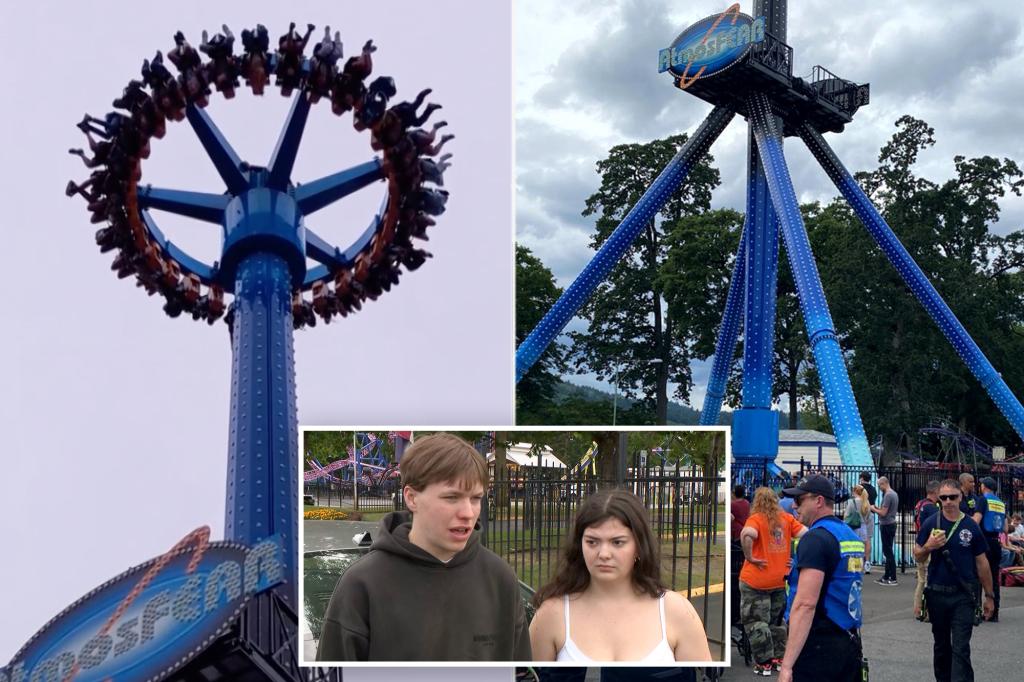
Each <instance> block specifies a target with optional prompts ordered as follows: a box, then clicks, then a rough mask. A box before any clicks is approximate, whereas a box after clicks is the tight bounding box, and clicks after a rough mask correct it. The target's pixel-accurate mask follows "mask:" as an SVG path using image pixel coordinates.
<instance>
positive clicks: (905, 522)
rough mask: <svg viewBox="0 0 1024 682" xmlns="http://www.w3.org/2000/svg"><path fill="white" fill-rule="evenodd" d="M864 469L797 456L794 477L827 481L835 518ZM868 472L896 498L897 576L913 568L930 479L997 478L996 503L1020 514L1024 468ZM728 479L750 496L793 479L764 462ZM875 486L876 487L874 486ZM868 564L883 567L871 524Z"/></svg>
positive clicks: (901, 467) (922, 465)
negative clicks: (918, 511) (920, 506)
mask: <svg viewBox="0 0 1024 682" xmlns="http://www.w3.org/2000/svg"><path fill="white" fill-rule="evenodd" d="M862 471H863V469H861V468H859V467H850V466H840V465H826V466H820V467H819V466H812V465H811V463H810V462H807V461H805V460H804V459H802V458H801V460H800V468H799V470H798V471H796V475H797V477H798V478H802V477H804V476H807V475H810V474H821V475H823V476H826V477H827V478H829V479H830V480H831V481H832V485H833V486H834V487H835V490H836V497H835V512H836V514H837V515H842V514H843V511H844V510H845V508H846V501H847V500H848V499H849V498H850V494H851V492H850V491H851V490H852V489H853V486H854V485H856V484H857V483H858V482H859V479H860V474H861V472H862ZM871 473H872V475H873V477H874V480H877V478H878V477H880V476H885V477H886V478H887V479H888V480H889V485H890V486H891V487H892V489H893V490H895V491H896V494H897V496H898V497H899V505H898V508H897V517H896V539H895V543H894V550H895V554H896V563H897V566H898V567H899V568H900V570H901V572H905V571H906V569H907V568H912V567H913V566H914V565H915V563H914V553H913V551H912V550H913V547H914V542H915V540H916V538H917V533H916V531H915V530H914V507H915V506H916V505H917V503H918V502H919V501H920V500H921V499H923V498H924V497H925V491H926V488H927V485H928V481H936V480H937V481H941V480H944V479H955V478H957V477H958V476H959V475H960V474H961V473H969V474H972V475H974V477H975V480H976V481H977V480H979V479H980V478H982V477H985V476H991V477H992V478H994V479H995V480H996V484H997V486H996V488H997V490H998V494H999V497H1000V499H1002V500H1003V501H1004V502H1005V503H1006V508H1007V514H1008V515H1009V514H1013V513H1016V512H1019V511H1022V510H1024V470H1014V469H1009V468H1002V470H993V471H978V470H976V469H973V468H972V467H970V466H967V465H965V464H957V463H945V464H932V463H928V462H908V461H904V462H902V463H901V464H898V465H895V466H883V467H877V468H876V469H875V470H874V471H872V472H871ZM732 480H733V484H734V485H735V484H743V485H744V487H745V488H746V489H747V494H748V495H750V494H752V493H753V490H754V488H755V487H757V486H758V485H768V486H769V487H771V488H774V489H775V490H776V491H778V490H780V489H781V488H782V487H783V486H784V485H787V486H788V485H791V484H792V483H791V480H783V478H782V477H780V476H778V475H776V474H773V473H772V472H771V471H770V470H769V469H768V467H767V465H765V464H758V465H754V466H749V465H747V466H740V465H733V468H732ZM875 487H876V489H877V486H875ZM880 497H881V494H880V493H879V498H880ZM880 502H881V500H880V499H877V498H876V500H875V504H876V505H877V504H879V503H880ZM869 560H870V561H871V563H873V564H882V563H884V558H883V554H882V542H881V539H880V536H879V531H878V524H877V522H876V523H875V536H874V538H872V541H871V556H870V557H869Z"/></svg>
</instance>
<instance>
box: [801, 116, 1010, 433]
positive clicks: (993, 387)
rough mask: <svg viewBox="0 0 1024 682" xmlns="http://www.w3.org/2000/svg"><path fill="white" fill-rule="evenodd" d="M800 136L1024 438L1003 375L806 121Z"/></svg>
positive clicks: (901, 275) (919, 299) (954, 347)
mask: <svg viewBox="0 0 1024 682" xmlns="http://www.w3.org/2000/svg"><path fill="white" fill-rule="evenodd" d="M800 137H802V138H803V140H804V142H805V143H806V144H807V147H808V148H809V149H810V150H811V153H812V154H814V157H815V158H816V159H818V163H820V164H821V167H822V168H824V169H825V172H826V173H828V176H829V177H830V178H832V182H834V183H835V185H836V187H837V188H839V191H840V192H842V194H843V196H844V197H846V201H847V202H849V204H850V206H852V207H853V210H854V211H855V212H856V214H857V217H858V218H860V220H861V222H862V223H864V227H866V228H867V229H868V232H870V233H871V236H872V237H873V238H874V240H875V242H876V243H877V244H878V246H879V247H880V248H881V249H882V252H883V253H885V256H886V258H888V259H889V262H890V263H892V264H893V267H895V268H896V271H897V272H899V274H900V277H902V278H903V281H904V282H906V284H907V286H908V287H910V291H911V292H913V294H914V296H916V297H917V300H918V301H920V302H921V305H923V306H924V309H925V310H926V311H928V315H930V316H931V318H932V320H934V321H935V324H936V325H938V327H939V329H940V330H941V331H942V334H943V335H944V336H945V337H946V339H947V340H948V341H949V342H950V343H951V344H952V345H953V349H954V350H956V352H957V355H959V356H960V358H961V359H962V360H963V361H964V363H965V364H966V365H967V367H968V368H969V369H970V370H971V373H972V374H974V376H975V377H977V379H978V381H980V382H981V385H982V387H984V389H985V390H986V391H987V392H988V394H989V395H990V396H991V397H992V400H994V401H995V403H996V406H997V407H998V408H999V411H1000V412H1002V413H1003V414H1004V415H1005V416H1006V419H1007V420H1008V421H1009V422H1010V425H1011V426H1012V427H1013V429H1014V430H1015V431H1016V432H1017V435H1018V436H1020V437H1021V438H1024V406H1021V403H1020V401H1019V400H1018V399H1017V397H1016V396H1015V395H1014V394H1013V392H1011V391H1010V387H1009V386H1007V385H1006V382H1005V381H1003V378H1002V377H1001V376H1000V375H999V372H997V371H996V369H995V367H993V366H992V363H991V362H989V360H988V358H986V357H985V354H984V353H982V352H981V349H980V348H978V344H976V343H975V342H974V339H972V338H971V336H970V334H968V333H967V330H966V329H964V326H963V325H962V324H960V320H958V319H957V318H956V315H954V314H953V311H952V310H950V309H949V306H947V305H946V302H945V301H943V300H942V297H941V296H939V292H937V291H936V290H935V287H933V286H932V284H931V282H929V281H928V278H927V277H926V276H925V274H924V272H922V271H921V268H920V267H918V265H917V263H915V262H914V259H913V258H911V256H910V254H909V253H907V250H906V249H905V248H904V247H903V244H901V243H900V240H899V239H897V237H896V235H895V234H893V231H892V229H891V228H890V227H889V225H888V224H886V222H885V219H883V218H882V216H881V215H880V214H879V213H878V211H877V210H876V209H875V207H874V205H873V204H872V203H871V199H869V198H868V196H867V195H866V194H865V193H864V191H863V190H862V189H861V188H860V186H859V185H858V184H857V181H856V180H854V179H853V177H852V176H851V175H850V173H849V172H848V171H847V170H846V168H845V167H843V164H842V162H841V161H840V160H839V158H838V157H837V156H836V155H835V152H833V151H832V149H831V148H830V147H829V146H828V143H827V142H825V139H824V138H823V137H822V136H821V135H820V134H819V133H818V131H816V130H814V128H812V127H811V126H809V125H806V124H805V125H803V126H802V127H801V128H800Z"/></svg>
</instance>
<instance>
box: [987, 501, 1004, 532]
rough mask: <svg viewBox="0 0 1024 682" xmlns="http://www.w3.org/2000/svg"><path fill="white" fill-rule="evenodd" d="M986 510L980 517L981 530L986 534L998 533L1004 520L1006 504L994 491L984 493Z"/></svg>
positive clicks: (1001, 529) (1001, 530)
mask: <svg viewBox="0 0 1024 682" xmlns="http://www.w3.org/2000/svg"><path fill="white" fill-rule="evenodd" d="M985 501H986V502H988V510H987V511H986V512H985V514H984V515H983V516H982V517H981V530H983V531H984V532H985V533H986V534H987V535H999V534H1000V533H1002V532H1003V523H1005V522H1006V504H1005V503H1004V502H1003V501H1002V500H1000V499H999V498H998V497H996V495H995V493H985Z"/></svg>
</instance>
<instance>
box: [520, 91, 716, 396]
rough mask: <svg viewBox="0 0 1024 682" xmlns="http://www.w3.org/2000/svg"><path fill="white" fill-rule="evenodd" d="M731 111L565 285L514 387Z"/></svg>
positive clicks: (676, 161)
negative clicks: (574, 278) (574, 277)
mask: <svg viewBox="0 0 1024 682" xmlns="http://www.w3.org/2000/svg"><path fill="white" fill-rule="evenodd" d="M733 115H734V112H732V111H730V110H729V109H726V108H724V107H715V108H714V109H713V110H712V111H711V113H710V114H708V117H707V118H706V119H704V122H703V123H701V125H700V127H699V128H698V129H697V131H696V132H695V133H694V134H693V136H692V137H690V139H689V140H687V141H686V144H684V145H683V147H682V149H680V150H679V152H678V153H677V154H676V155H675V157H673V159H672V160H671V161H669V163H668V165H667V166H665V170H663V171H662V172H661V175H659V176H658V177H657V179H655V181H654V182H653V183H651V186H650V187H649V188H648V189H647V191H646V192H645V193H644V195H643V196H642V197H640V200H639V201H637V202H636V205H635V206H633V208H632V209H630V211H629V213H628V214H627V215H626V217H625V218H624V219H623V221H622V223H620V224H619V226H618V227H617V228H615V231H614V232H613V233H612V234H611V236H610V237H608V240H607V241H606V242H605V243H604V245H603V246H602V247H601V249H600V250H599V251H598V252H597V254H596V255H595V256H594V258H593V259H592V260H591V261H590V263H589V264H588V265H587V267H585V268H584V269H583V272H581V273H580V274H579V276H578V277H577V278H576V280H575V281H574V282H573V283H572V284H570V285H569V288H568V289H566V290H565V292H564V293H563V294H562V296H561V297H560V298H559V299H558V301H556V302H555V305H553V306H552V307H551V310H549V311H548V313H547V314H546V315H545V316H544V318H543V319H542V320H541V321H540V323H539V324H538V325H537V327H536V328H535V329H534V330H533V331H532V332H530V335H529V336H528V337H526V340H525V341H523V343H522V344H521V345H520V346H519V348H518V350H517V351H516V382H517V383H518V382H519V380H520V379H522V378H523V376H524V375H525V374H526V373H527V372H528V371H529V369H530V367H532V366H533V363H535V362H536V361H537V358H539V357H540V356H541V354H542V353H543V352H544V349H545V348H547V347H548V345H549V344H550V343H551V342H552V341H553V340H554V339H555V337H556V336H558V334H559V333H561V331H562V329H564V328H565V325H566V324H568V323H569V320H571V319H572V317H573V315H575V314H576V311H577V310H579V309H580V307H581V306H582V305H583V304H584V303H586V301H587V299H589V298H590V297H591V295H593V293H594V290H595V289H596V288H597V286H598V285H599V284H600V283H601V282H602V281H604V279H605V277H607V276H608V273H609V272H611V269H612V268H613V267H614V266H615V264H616V263H617V262H619V259H621V258H622V256H623V255H624V254H625V253H626V251H627V250H628V249H629V247H630V244H632V243H633V240H635V239H636V237H637V235H639V234H640V233H641V232H642V231H643V229H644V227H645V226H646V225H647V223H648V222H649V221H650V220H651V218H653V217H654V214H656V213H657V212H658V211H659V210H660V209H661V207H662V206H663V205H664V204H665V202H666V201H667V200H668V198H669V195H671V194H672V193H673V192H674V191H676V189H677V188H678V187H679V185H681V184H682V182H683V180H684V179H685V178H686V176H687V175H688V174H689V172H690V171H691V170H692V169H693V167H694V166H695V165H696V164H697V162H698V161H700V159H701V157H702V156H704V154H705V153H706V152H707V150H708V148H709V147H710V146H711V144H712V143H713V142H714V141H715V139H716V138H717V137H718V135H719V134H720V133H721V132H722V130H724V129H725V126H727V125H728V124H729V121H731V120H732V117H733Z"/></svg>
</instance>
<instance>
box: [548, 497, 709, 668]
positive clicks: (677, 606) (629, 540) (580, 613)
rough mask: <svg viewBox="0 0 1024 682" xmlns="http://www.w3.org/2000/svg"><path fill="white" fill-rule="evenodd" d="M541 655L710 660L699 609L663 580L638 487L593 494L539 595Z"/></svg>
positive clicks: (584, 658)
mask: <svg viewBox="0 0 1024 682" xmlns="http://www.w3.org/2000/svg"><path fill="white" fill-rule="evenodd" d="M533 599H534V604H536V605H537V606H538V609H537V614H536V615H535V616H534V618H533V622H532V623H531V624H530V643H531V645H532V648H533V658H534V660H535V661H577V662H579V663H582V664H587V663H605V662H615V661H637V662H641V663H650V664H658V663H673V662H675V661H710V660H711V651H710V649H709V648H708V640H707V635H705V633H704V625H703V623H701V620H700V618H699V617H698V616H697V612H696V611H695V610H694V608H693V606H691V605H690V602H689V601H687V600H686V598H685V597H683V596H682V595H680V594H679V593H677V592H673V591H671V590H668V589H667V588H666V587H665V584H664V583H663V582H662V580H661V543H660V542H659V541H658V538H657V537H655V535H654V533H653V532H652V531H651V526H650V523H649V522H648V519H647V510H646V509H645V508H644V506H643V504H642V503H641V502H640V500H639V499H638V498H637V497H636V495H633V494H632V493H629V492H626V491H624V490H604V491H601V492H598V493H596V494H594V495H591V496H589V497H587V498H586V499H585V500H583V502H582V504H580V507H579V509H578V510H577V511H576V518H575V520H574V521H573V525H572V528H571V529H570V531H569V537H568V539H567V542H566V544H565V546H564V548H563V550H562V553H561V556H560V558H559V563H558V568H557V570H556V572H555V576H554V577H553V578H552V579H551V581H550V582H549V583H548V584H546V585H544V586H543V587H542V588H540V590H538V591H537V593H536V594H535V595H534V598H533Z"/></svg>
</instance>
